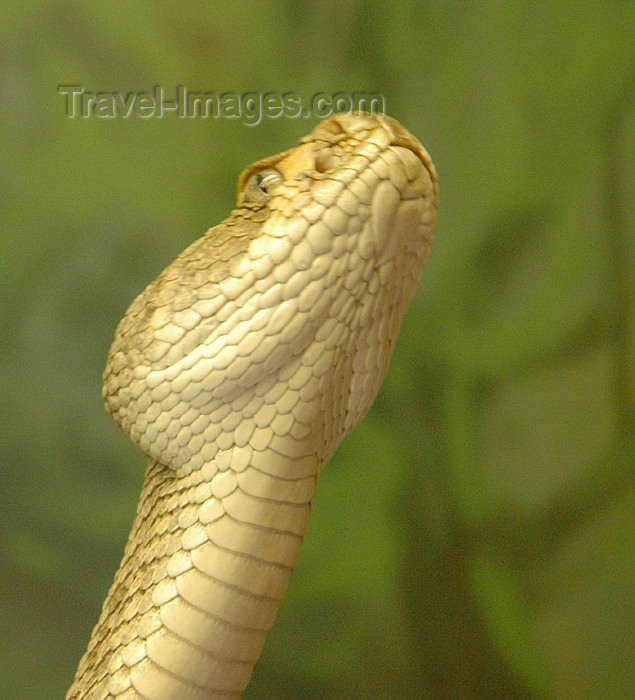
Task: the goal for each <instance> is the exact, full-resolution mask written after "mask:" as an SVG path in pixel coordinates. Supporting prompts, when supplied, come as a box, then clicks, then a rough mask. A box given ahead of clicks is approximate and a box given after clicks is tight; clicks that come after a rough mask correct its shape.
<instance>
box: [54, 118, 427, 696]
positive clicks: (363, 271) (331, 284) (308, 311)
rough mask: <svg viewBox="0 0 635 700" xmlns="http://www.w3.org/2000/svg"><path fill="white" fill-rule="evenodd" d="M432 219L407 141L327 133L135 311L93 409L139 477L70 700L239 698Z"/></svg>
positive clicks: (402, 307)
mask: <svg viewBox="0 0 635 700" xmlns="http://www.w3.org/2000/svg"><path fill="white" fill-rule="evenodd" d="M271 168H274V169H275V170H276V171H278V173H280V174H281V176H282V177H281V178H280V177H278V176H277V175H276V173H275V172H274V173H273V177H272V175H271ZM261 171H264V172H263V175H262V176H261V177H262V178H263V180H262V183H260V179H261V178H260V177H256V175H257V174H258V173H259V172H261ZM263 188H264V190H266V191H264V190H263ZM436 202H437V189H436V176H435V172H434V167H433V165H432V163H431V162H430V159H429V157H428V155H427V153H426V152H425V151H424V150H423V148H422V147H421V145H420V144H419V142H418V141H417V140H416V139H415V138H414V137H413V136H411V135H410V134H409V133H408V132H407V131H406V130H405V129H404V128H403V127H402V126H401V125H399V124H398V123H397V122H396V121H394V120H392V119H390V118H388V117H371V116H367V115H356V116H338V117H332V118H330V119H327V120H325V121H324V122H322V123H321V124H319V125H318V126H317V127H316V128H315V129H314V131H313V132H312V133H311V134H310V135H309V136H307V137H306V138H304V139H302V141H301V142H300V144H299V145H298V146H297V147H296V148H295V149H292V150H290V151H287V152H285V153H282V154H280V155H277V156H273V157H271V158H267V159H265V160H263V161H260V162H258V163H255V164H254V165H252V166H250V167H249V168H247V170H245V172H244V173H243V174H242V175H241V177H240V180H239V183H238V208H237V209H236V210H235V211H233V212H232V214H231V215H230V217H229V218H228V219H227V220H226V221H224V222H223V223H221V224H220V225H218V226H216V227H215V228H212V229H210V231H208V232H207V234H206V235H205V236H204V237H203V238H201V239H199V240H198V241H196V242H195V243H193V244H192V245H190V246H189V247H188V248H187V249H186V250H185V251H184V252H183V253H182V254H181V255H180V256H179V257H178V258H177V259H176V260H175V261H174V262H173V263H172V264H171V265H169V266H168V267H167V268H166V270H164V272H162V273H161V275H159V277H158V278H157V279H156V280H155V281H154V282H152V283H151V284H150V285H148V287H147V288H146V289H145V291H144V292H143V293H142V294H141V295H140V296H139V297H137V299H136V300H135V301H134V302H133V303H132V305H131V306H130V308H129V309H128V311H127V313H126V315H125V316H124V318H123V320H122V321H121V322H120V323H119V326H118V328H117V333H116V336H115V340H114V342H113V345H112V348H111V350H110V354H109V357H108V364H107V367H106V371H105V373H104V392H103V393H104V398H105V401H106V406H107V409H108V411H109V412H110V413H111V415H112V416H113V418H114V419H115V421H116V422H117V423H118V424H119V426H120V427H121V428H122V429H123V430H124V431H125V432H126V433H128V434H129V435H130V436H131V437H132V439H133V440H134V441H135V442H136V443H137V444H138V445H139V446H140V447H141V448H142V449H143V450H144V452H146V454H147V455H148V456H149V458H150V460H149V465H148V469H147V474H146V481H145V484H144V487H143V491H142V493H141V498H140V502H139V508H138V512H137V515H136V517H135V520H134V523H133V526H132V531H131V533H130V539H129V541H128V544H127V546H126V550H125V554H124V557H123V560H122V562H121V566H120V568H119V570H118V572H117V574H116V576H115V580H114V583H113V585H112V587H111V589H110V591H109V593H108V597H107V598H106V601H105V603H104V607H103V610H102V614H101V617H100V618H99V621H98V623H97V625H96V627H95V629H94V630H93V635H92V637H91V640H90V643H89V646H88V650H87V652H86V654H85V655H84V657H83V658H82V660H81V662H80V664H79V669H78V671H77V675H76V678H75V681H74V683H73V685H72V687H71V688H70V690H69V692H68V695H67V698H74V699H78V698H84V699H87V698H90V699H91V700H98V699H101V698H117V700H133V699H135V700H137V699H140V698H145V699H147V700H204V699H205V700H209V699H210V698H218V699H221V698H239V697H240V696H241V694H242V692H243V690H244V689H245V687H246V685H247V683H248V681H249V678H250V676H251V672H252V669H253V666H254V664H255V662H256V660H257V659H258V657H259V656H260V653H261V651H262V647H263V644H264V641H265V637H266V635H267V632H268V630H269V629H270V628H271V626H272V625H273V622H274V619H275V616H276V612H277V609H278V605H279V602H280V600H281V598H282V596H283V595H284V592H285V590H286V588H287V584H288V582H289V578H290V576H291V573H292V571H293V567H294V565H295V563H296V560H297V557H298V552H299V549H300V544H301V543H302V537H303V534H304V531H305V527H306V524H307V520H308V517H309V511H310V509H311V502H312V500H313V496H314V493H315V486H316V481H317V477H318V473H319V471H320V468H321V467H322V465H323V464H324V462H325V461H326V460H327V459H328V458H329V457H330V456H331V454H332V453H333V451H334V450H335V448H336V447H337V445H338V444H339V442H340V441H341V439H342V438H343V436H344V435H345V434H346V433H347V432H348V431H349V430H350V428H351V427H352V426H353V425H354V424H355V423H356V422H357V421H358V420H359V419H360V418H361V417H362V416H363V415H364V414H365V413H366V411H367V410H368V408H369V407H370V405H371V403H372V401H373V400H374V398H375V395H376V393H377V391H378V389H379V385H380V383H381V381H382V379H383V376H384V374H385V372H386V369H387V366H388V362H389V359H390V355H391V353H392V350H393V347H394V343H395V340H396V337H397V333H398V330H399V326H400V323H401V319H402V316H403V314H404V313H405V311H406V308H407V306H408V304H409V302H410V300H411V298H412V296H413V295H414V293H415V290H416V287H417V283H418V280H419V277H420V275H421V271H422V268H423V264H424V262H425V259H426V257H427V254H428V249H429V244H430V240H431V232H432V228H433V226H434V219H435V214H436Z"/></svg>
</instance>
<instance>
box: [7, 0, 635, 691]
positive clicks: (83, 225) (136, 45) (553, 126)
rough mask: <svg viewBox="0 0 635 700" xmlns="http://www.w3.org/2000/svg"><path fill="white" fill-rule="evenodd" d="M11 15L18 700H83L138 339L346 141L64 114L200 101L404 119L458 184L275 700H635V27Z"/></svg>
mask: <svg viewBox="0 0 635 700" xmlns="http://www.w3.org/2000/svg"><path fill="white" fill-rule="evenodd" d="M379 7H381V12H380V11H379V9H378V8H379ZM0 13H1V14H2V22H0V56H2V60H1V61H0V78H1V84H2V90H1V91H0V119H1V120H2V122H1V124H2V137H3V138H2V142H3V149H4V152H3V157H2V162H1V163H0V202H1V203H2V204H1V208H0V216H1V229H0V230H1V234H0V316H1V318H2V324H1V325H0V360H1V361H0V385H1V387H2V392H1V393H0V419H1V420H2V425H3V430H2V434H1V435H0V455H1V457H0V478H1V483H2V494H3V498H2V508H1V510H0V557H1V561H2V585H0V608H1V610H2V614H1V615H0V639H1V640H2V641H1V642H0V643H1V644H2V648H1V652H2V653H0V677H1V678H2V681H1V686H2V691H1V692H0V695H2V696H3V697H7V698H29V700H38V699H40V698H41V699H42V700H44V698H52V697H61V696H62V695H63V693H64V690H65V688H66V687H67V686H68V685H69V683H70V680H71V678H72V674H73V673H74V669H75V666H76V663H77V661H78V659H79V656H80V654H81V653H82V651H83V649H84V647H85V643H86V640H87V638H88V635H89V632H90V629H91V627H92V625H93V624H94V622H95V621H96V619H97V614H98V610H99V606H100V604H101V601H102V600H103V596H104V594H105V592H106V590H107V588H108V585H109V584H110V581H111V578H112V573H113V572H114V570H115V568H116V566H117V563H118V560H119V558H120V556H121V551H122V547H123V542H124V540H125V537H126V535H127V531H128V527H129V523H130V520H131V518H132V514H133V511H134V508H135V505H136V499H137V495H138V490H139V487H140V484H141V481H142V476H143V469H144V461H145V460H144V458H143V456H142V455H141V454H140V452H139V451H138V450H137V449H136V448H135V447H134V446H132V444H129V442H128V440H127V439H126V438H125V437H124V436H123V435H122V434H120V433H119V432H118V431H117V430H116V428H115V427H114V425H112V424H111V422H110V421H109V419H108V417H107V416H106V415H105V413H104V411H103V409H102V406H101V398H100V381H101V372H102V369H103V365H104V361H105V355H106V352H107V349H108V346H109V343H110V340H111V338H112V334H113V332H114V328H115V325H116V323H117V321H118V319H119V318H120V316H121V315H122V313H123V311H124V309H125V308H126V306H127V304H128V303H129V302H130V301H131V300H132V298H133V297H134V295H135V294H136V293H138V292H139V291H140V290H141V289H142V288H143V286H144V285H145V284H146V283H147V282H148V281H149V280H151V279H152V278H153V277H154V276H155V275H156V274H157V273H158V272H159V271H160V270H161V269H162V268H163V267H164V265H165V264H167V263H168V262H169V261H170V260H172V258H173V257H174V256H175V255H176V253H177V252H179V251H180V250H181V249H182V248H184V247H185V245H186V244H187V243H188V242H190V241H191V240H193V239H194V238H195V237H197V236H198V235H200V234H201V233H202V232H203V231H205V230H206V229H207V228H208V227H209V226H210V225H212V224H214V223H217V222H218V221H219V220H221V219H222V218H224V216H225V215H226V214H227V213H228V211H229V210H230V208H231V207H232V205H233V196H234V194H233V193H234V183H235V180H236V177H237V175H238V173H239V172H240V170H241V168H242V167H243V166H244V165H246V164H248V163H250V162H251V161H253V160H255V159H256V158H258V157H261V156H265V155H269V154H271V153H274V152H276V151H279V150H283V149H285V148H288V147H290V146H292V145H293V144H294V143H295V142H296V141H297V139H298V137H300V136H302V135H303V134H304V133H306V132H307V131H308V130H309V129H310V128H311V127H312V126H313V125H314V124H315V121H316V120H315V119H302V118H300V119H295V120H291V119H284V118H281V119H277V120H265V121H263V122H262V123H260V124H259V125H258V126H253V127H249V126H246V125H245V124H244V123H242V122H241V121H240V120H229V119H224V120H211V119H210V120H205V119H196V120H187V119H185V120H183V119H179V118H177V117H176V116H165V117H164V118H163V119H145V120H144V119H143V118H139V117H136V118H130V119H123V118H119V119H112V120H108V119H98V118H82V117H77V118H73V119H70V118H68V117H66V116H65V115H64V101H63V97H62V96H61V95H60V94H59V93H58V90H57V86H58V85H82V86H83V87H84V88H85V89H86V90H91V91H116V92H119V93H122V94H126V93H128V92H130V91H149V92H151V91H152V90H153V89H154V86H155V85H163V86H165V88H166V90H167V92H168V93H170V94H173V93H174V91H175V89H176V87H177V86H178V85H185V86H187V87H188V88H189V89H191V90H205V91H214V92H224V91H231V92H235V93H238V94H241V93H243V92H247V91H261V92H274V91H278V92H281V93H284V92H296V93H298V94H300V95H301V96H302V97H303V98H304V99H306V100H308V99H309V98H310V97H311V96H312V95H313V94H314V93H317V92H328V93H334V92H338V91H348V92H354V91H366V92H380V93H383V95H384V96H385V98H386V104H387V111H388V113H389V114H391V115H392V116H394V117H396V118H397V119H399V120H400V121H402V122H403V123H404V124H405V125H406V126H407V127H408V128H409V129H410V130H411V131H412V132H413V133H414V134H416V135H417V136H418V137H419V138H420V139H421V140H422V142H423V143H424V145H425V146H426V147H427V148H429V150H430V152H431V154H432V156H433V158H434V161H435V163H436V166H437V169H438V171H439V178H440V192H441V209H440V215H439V223H438V228H437V237H436V240H435V244H434V247H433V254H432V257H431V259H430V262H429V264H428V268H427V270H426V272H425V275H424V280H423V282H422V285H421V289H420V293H419V295H418V297H417V298H416V300H415V302H414V304H413V309H412V310H411V312H410V313H409V315H408V317H407V320H406V323H405V325H404V328H403V332H402V336H401V338H400V341H399V344H398V347H397V351H396V353H395V357H394V360H393V363H392V366H391V370H390V372H389V377H388V379H387V381H386V383H385V385H384V388H383V389H382V393H381V394H380V397H379V398H378V401H377V402H376V405H375V407H374V408H373V410H372V411H371V413H370V415H369V416H368V417H367V418H366V419H365V421H364V422H363V423H362V424H361V425H360V426H359V427H358V428H357V429H356V430H355V431H354V432H353V434H352V435H351V436H349V438H348V439H347V440H346V441H345V443H344V444H343V446H342V447H341V449H340V450H339V452H338V454H337V455H336V456H335V458H334V459H333V460H332V463H331V464H330V465H329V466H328V467H327V468H325V470H324V471H323V474H322V476H321V481H320V485H319V489H318V497H317V501H316V505H315V511H314V513H313V516H312V520H311V524H310V527H309V532H308V533H307V537H306V541H305V545H304V548H303V552H302V556H301V560H300V564H299V566H298V568H297V570H296V572H295V574H294V577H293V580H292V584H291V587H290V589H289V593H288V597H287V598H286V599H285V600H284V602H283V605H282V608H281V611H280V614H279V617H278V622H277V624H276V626H275V627H274V630H273V632H272V634H271V636H270V638H269V640H268V642H267V646H266V649H265V653H264V655H263V658H262V660H261V661H260V662H259V664H258V665H257V667H256V670H255V673H254V677H253V681H252V685H251V686H250V689H249V691H248V692H247V694H246V697H247V698H260V699H261V700H262V699H267V698H272V699H273V698H276V700H280V699H281V698H294V699H298V698H301V699H305V700H309V699H313V698H315V699H317V698H327V697H328V698H338V699H339V700H342V699H344V700H345V699H347V698H359V697H363V698H387V699H389V698H435V699H437V698H450V699H453V698H457V699H458V698H473V699H475V700H476V699H480V698H483V699H485V698H520V699H529V698H562V699H563V700H569V699H575V700H579V699H583V700H594V699H595V698H603V699H615V700H617V699H618V698H627V697H630V696H632V694H633V692H634V690H635V677H634V675H633V664H632V662H631V663H629V660H628V659H629V656H630V658H631V660H632V657H633V638H634V627H635V618H634V615H633V610H634V609H635V606H634V605H633V590H635V588H634V585H635V570H634V568H633V558H632V552H633V550H634V548H635V518H634V517H633V513H634V512H635V508H634V507H635V494H634V490H633V481H634V480H633V465H634V464H635V448H634V447H633V387H634V381H635V376H634V369H633V361H634V355H635V352H634V349H635V313H634V310H633V298H634V294H633V292H634V291H635V285H634V272H633V270H635V266H634V265H633V254H634V252H635V251H634V250H633V248H634V237H633V233H632V232H633V229H634V226H633V224H634V223H635V198H634V197H633V188H632V182H633V175H634V174H635V172H634V165H633V164H634V163H635V158H634V157H633V156H634V138H633V134H635V128H634V127H635V109H634V102H633V95H634V94H635V89H634V88H635V64H634V63H633V56H632V46H633V45H635V41H634V39H635V36H633V29H632V28H633V27H634V26H635V12H634V11H633V7H632V5H631V4H629V3H624V2H622V3H619V2H616V3H612V4H607V3H592V2H590V1H587V0H576V1H575V2H569V3H555V2H551V3H550V2H546V3H530V2H509V3H499V2H496V3H485V2H476V3H458V2H447V3H415V2H413V1H409V0H401V1H400V2H395V3H392V4H387V5H385V6H379V5H377V4H376V3H370V2H365V1H364V2H357V3H334V2H315V3H306V4H305V3H294V2H291V1H290V0H275V1H273V2H269V3H262V2H253V0H249V1H247V2H243V3H240V9H237V6H236V5H232V4H226V5H222V4H209V5H208V4H199V3H180V4H174V3H167V2H157V3H153V4H151V5H149V4H147V3H142V2H139V1H138V0H131V1H129V2H126V3H113V4H110V5H108V4H103V3H102V4H94V3H89V2H86V1H85V0H84V1H81V2H72V3H71V2H68V1H66V0H59V2H56V3H44V4H42V3H36V2H34V1H33V0H27V1H26V2H23V3H21V4H20V5H17V4H16V3H9V4H8V5H7V6H5V7H3V9H2V10H0Z"/></svg>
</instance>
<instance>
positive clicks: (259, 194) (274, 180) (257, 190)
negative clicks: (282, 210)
mask: <svg viewBox="0 0 635 700" xmlns="http://www.w3.org/2000/svg"><path fill="white" fill-rule="evenodd" d="M282 180H283V178H282V175H281V174H280V173H279V172H278V171H277V170H274V169H273V168H266V169H265V170H261V171H260V172H257V173H254V174H253V175H252V176H251V177H250V178H249V180H247V184H246V185H245V190H244V201H246V202H256V203H261V202H265V201H266V200H267V199H268V198H269V197H270V196H271V195H272V194H273V191H274V190H275V188H276V187H277V186H278V185H279V184H280V183H281V182H282Z"/></svg>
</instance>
